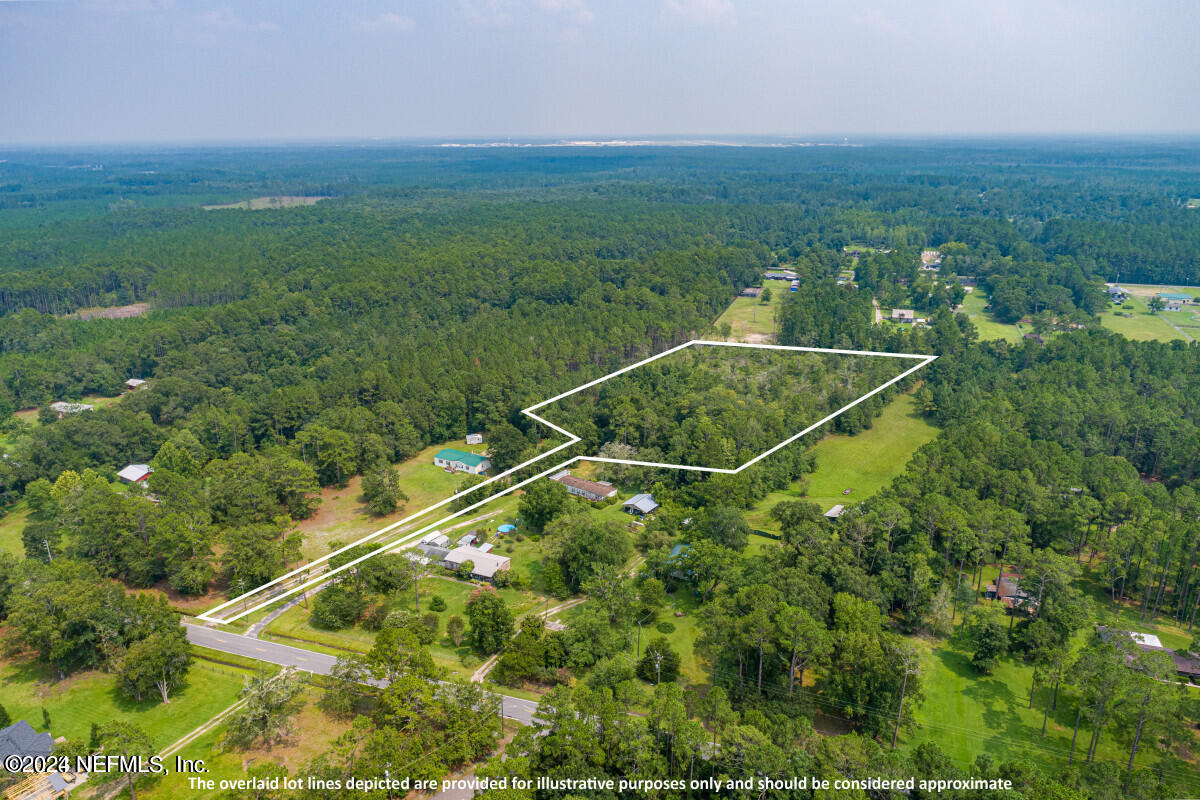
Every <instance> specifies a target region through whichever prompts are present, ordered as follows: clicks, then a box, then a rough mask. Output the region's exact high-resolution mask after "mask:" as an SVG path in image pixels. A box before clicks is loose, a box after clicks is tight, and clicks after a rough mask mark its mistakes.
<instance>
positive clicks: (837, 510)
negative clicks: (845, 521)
mask: <svg viewBox="0 0 1200 800" xmlns="http://www.w3.org/2000/svg"><path fill="white" fill-rule="evenodd" d="M845 510H846V507H845V506H844V505H842V504H841V503H838V504H837V505H836V506H834V507H833V508H831V509H829V510H828V511H826V512H825V513H824V515H823V516H824V517H825V519H827V520H829V521H830V522H837V521H838V518H839V517H840V516H842V512H843V511H845Z"/></svg>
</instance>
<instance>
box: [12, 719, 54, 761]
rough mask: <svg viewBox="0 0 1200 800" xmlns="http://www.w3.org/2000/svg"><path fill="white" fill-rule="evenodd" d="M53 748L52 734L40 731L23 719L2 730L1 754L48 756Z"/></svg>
mask: <svg viewBox="0 0 1200 800" xmlns="http://www.w3.org/2000/svg"><path fill="white" fill-rule="evenodd" d="M53 749H54V739H53V738H51V736H50V734H48V733H38V732H37V731H35V730H34V729H33V726H32V725H30V724H29V723H28V722H26V721H25V720H23V719H19V720H17V721H16V722H14V723H13V724H12V725H9V726H8V727H7V728H4V729H3V730H0V756H48V755H50V751H51V750H53Z"/></svg>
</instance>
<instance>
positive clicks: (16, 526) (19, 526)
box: [0, 500, 29, 558]
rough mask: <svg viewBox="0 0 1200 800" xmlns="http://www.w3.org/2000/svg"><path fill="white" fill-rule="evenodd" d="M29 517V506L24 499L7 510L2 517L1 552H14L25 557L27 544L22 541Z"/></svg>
mask: <svg viewBox="0 0 1200 800" xmlns="http://www.w3.org/2000/svg"><path fill="white" fill-rule="evenodd" d="M28 519H29V507H28V506H27V505H25V501H24V500H22V501H21V502H19V503H16V504H15V505H13V506H12V507H11V508H9V509H8V510H7V513H6V514H5V515H4V516H3V517H0V553H12V554H13V555H16V556H21V557H22V558H24V557H25V544H24V542H22V541H21V532H22V531H23V530H24V529H25V522H26V520H28Z"/></svg>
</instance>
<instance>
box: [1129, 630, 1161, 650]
mask: <svg viewBox="0 0 1200 800" xmlns="http://www.w3.org/2000/svg"><path fill="white" fill-rule="evenodd" d="M1129 635H1130V637H1132V638H1133V640H1134V641H1135V642H1137V643H1138V644H1144V645H1146V646H1148V647H1159V648H1161V647H1162V646H1163V644H1162V640H1161V639H1159V638H1158V637H1157V636H1155V635H1154V634H1153V633H1138V632H1137V631H1130V632H1129Z"/></svg>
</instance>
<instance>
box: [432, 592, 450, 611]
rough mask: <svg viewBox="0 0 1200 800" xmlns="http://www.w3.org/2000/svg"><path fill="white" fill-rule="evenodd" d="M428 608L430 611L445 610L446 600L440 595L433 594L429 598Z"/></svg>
mask: <svg viewBox="0 0 1200 800" xmlns="http://www.w3.org/2000/svg"><path fill="white" fill-rule="evenodd" d="M429 610H430V611H445V610H446V601H445V600H443V599H442V596H441V595H437V594H435V595H434V596H433V597H432V598H430V600H429Z"/></svg>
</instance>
